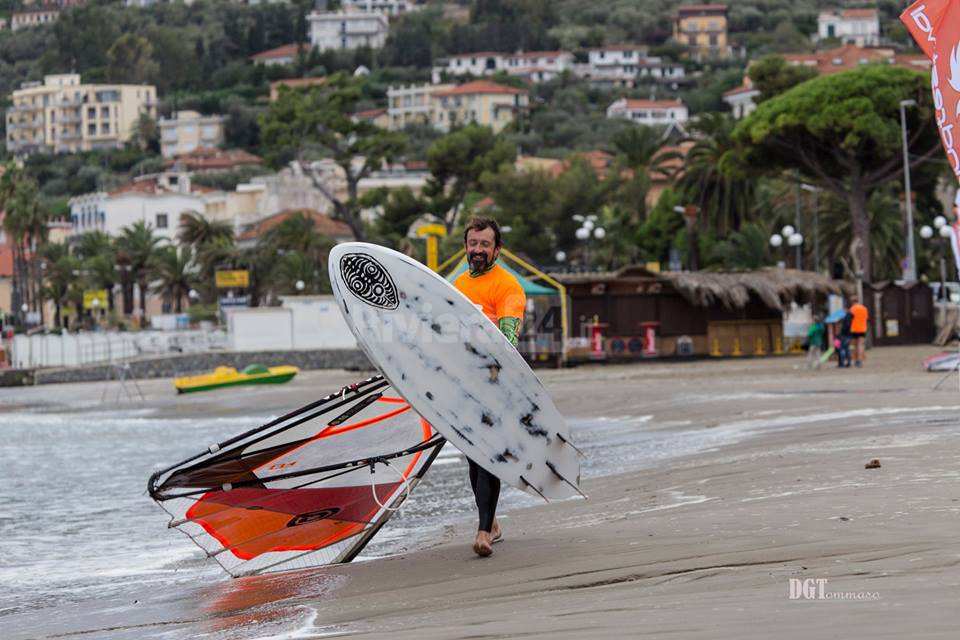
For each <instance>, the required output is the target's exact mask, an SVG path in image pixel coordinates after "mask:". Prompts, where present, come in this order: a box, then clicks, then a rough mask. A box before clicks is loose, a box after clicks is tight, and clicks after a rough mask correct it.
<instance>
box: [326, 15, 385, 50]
mask: <svg viewBox="0 0 960 640" xmlns="http://www.w3.org/2000/svg"><path fill="white" fill-rule="evenodd" d="M307 20H308V21H309V22H310V42H311V43H312V44H313V46H315V47H316V48H317V49H319V50H320V51H327V50H330V49H333V50H347V49H359V48H360V47H369V48H370V49H379V48H380V47H382V46H383V45H384V43H386V41H387V32H388V31H389V30H390V23H389V21H388V19H387V16H385V15H384V14H382V13H366V12H361V11H314V12H312V13H311V14H310V15H308V16H307Z"/></svg>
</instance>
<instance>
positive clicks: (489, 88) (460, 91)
mask: <svg viewBox="0 0 960 640" xmlns="http://www.w3.org/2000/svg"><path fill="white" fill-rule="evenodd" d="M479 93H498V94H509V95H515V96H519V95H527V94H528V93H529V92H528V91H524V90H523V89H514V88H513V87H508V86H507V85H504V84H497V83H496V82H490V81H488V80H477V81H475V82H468V83H466V84H461V85H460V86H457V87H453V88H452V89H446V90H444V91H437V92H436V93H434V94H433V95H435V96H440V97H443V96H466V95H476V94H479Z"/></svg>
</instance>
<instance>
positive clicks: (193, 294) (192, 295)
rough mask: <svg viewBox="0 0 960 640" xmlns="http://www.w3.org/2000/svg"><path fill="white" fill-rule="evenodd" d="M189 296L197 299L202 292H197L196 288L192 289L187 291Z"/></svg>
mask: <svg viewBox="0 0 960 640" xmlns="http://www.w3.org/2000/svg"><path fill="white" fill-rule="evenodd" d="M187 297H188V298H190V299H191V300H194V301H196V300H197V299H198V298H199V297H200V294H199V293H197V290H196V289H190V291H188V292H187Z"/></svg>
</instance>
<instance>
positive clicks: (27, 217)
mask: <svg viewBox="0 0 960 640" xmlns="http://www.w3.org/2000/svg"><path fill="white" fill-rule="evenodd" d="M0 200H2V204H3V208H4V217H3V228H4V231H5V232H6V233H7V235H8V236H9V237H10V240H11V244H12V246H13V258H14V292H15V294H14V297H15V298H16V299H17V301H19V300H23V301H24V302H25V303H26V304H27V305H28V306H30V307H32V308H37V307H38V305H39V303H40V301H41V298H42V295H41V291H40V289H41V276H40V268H39V265H40V261H39V258H38V257H37V252H38V249H39V248H40V247H41V246H42V245H43V244H44V243H45V242H46V240H47V237H48V235H49V227H48V222H49V218H50V214H49V211H48V210H47V209H46V207H45V206H44V205H43V203H42V201H41V200H40V190H39V187H38V186H37V183H36V182H35V181H34V180H31V179H29V178H26V177H24V176H23V173H22V171H21V170H19V169H13V168H9V167H8V170H7V172H6V173H5V174H4V175H3V178H2V179H0Z"/></svg>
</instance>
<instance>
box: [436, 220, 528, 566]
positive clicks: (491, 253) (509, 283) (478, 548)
mask: <svg viewBox="0 0 960 640" xmlns="http://www.w3.org/2000/svg"><path fill="white" fill-rule="evenodd" d="M502 247H503V240H502V238H501V235H500V225H498V224H497V221H496V220H494V219H492V218H473V219H472V220H470V222H468V223H467V226H466V229H465V230H464V232H463V248H464V250H465V251H466V254H467V261H468V267H469V268H468V270H467V271H465V272H463V273H462V274H460V276H459V277H458V278H457V279H456V280H455V281H454V283H453V286H454V287H456V288H457V289H458V290H459V291H460V292H461V293H462V294H463V295H465V296H467V298H468V299H469V300H470V302H472V303H473V304H474V305H476V306H477V307H478V308H479V309H480V310H481V311H483V313H484V315H485V316H487V317H488V318H489V319H490V320H491V321H492V322H493V323H494V324H496V325H497V326H498V327H499V328H500V331H501V332H502V333H503V335H504V336H506V338H507V340H509V341H510V344H512V345H513V346H514V347H516V346H517V342H518V340H519V337H520V324H521V323H522V322H523V312H524V311H525V310H526V307H527V297H526V294H525V293H524V292H523V287H522V286H521V285H520V282H518V281H517V279H516V278H515V277H514V276H513V275H512V274H511V273H510V272H509V271H507V270H506V269H504V268H503V267H501V266H500V265H498V264H497V258H498V257H499V256H500V249H501V248H502ZM468 462H469V463H470V486H471V487H472V488H473V496H474V499H475V501H476V503H477V515H478V518H479V523H478V526H477V536H476V538H475V540H474V542H473V551H474V553H476V554H477V555H478V556H481V557H487V556H489V555H491V554H492V553H493V547H492V545H493V543H494V542H497V541H498V540H500V538H501V535H502V533H501V530H500V523H499V522H497V518H496V515H497V502H498V501H499V500H500V478H498V477H496V476H495V475H493V474H492V473H490V472H489V471H487V470H485V469H483V468H482V467H480V465H478V464H476V463H475V462H474V461H473V460H469V461H468Z"/></svg>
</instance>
